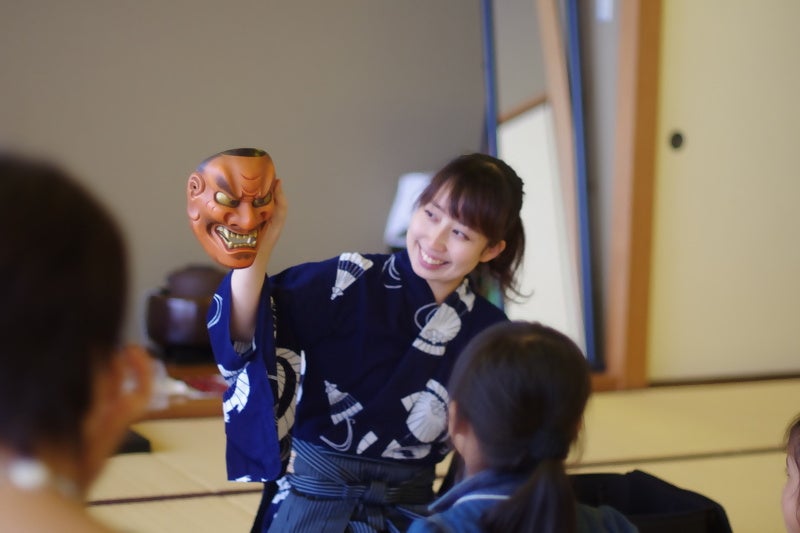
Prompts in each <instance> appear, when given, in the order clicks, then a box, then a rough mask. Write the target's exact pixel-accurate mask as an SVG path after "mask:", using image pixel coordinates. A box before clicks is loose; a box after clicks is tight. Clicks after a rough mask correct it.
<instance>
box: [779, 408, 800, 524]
mask: <svg viewBox="0 0 800 533" xmlns="http://www.w3.org/2000/svg"><path fill="white" fill-rule="evenodd" d="M781 504H782V507H783V521H784V523H785V524H786V531H788V532H789V533H800V513H799V512H798V511H800V416H798V417H797V418H795V419H794V421H792V423H791V424H790V425H789V427H788V429H787V430H786V485H784V487H783V495H782V498H781Z"/></svg>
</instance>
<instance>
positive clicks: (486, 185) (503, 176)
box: [417, 153, 525, 291]
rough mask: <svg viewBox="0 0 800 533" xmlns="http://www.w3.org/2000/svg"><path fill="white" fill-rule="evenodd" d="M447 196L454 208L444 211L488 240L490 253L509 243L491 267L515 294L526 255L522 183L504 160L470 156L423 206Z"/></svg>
mask: <svg viewBox="0 0 800 533" xmlns="http://www.w3.org/2000/svg"><path fill="white" fill-rule="evenodd" d="M443 193H444V194H446V197H447V200H448V203H447V205H445V206H442V208H443V209H444V210H445V211H446V212H447V213H448V214H449V215H450V216H451V217H453V218H454V219H456V220H458V221H459V222H461V223H462V224H464V225H465V226H468V227H469V228H471V229H473V230H475V231H478V232H480V233H481V234H482V235H484V236H485V237H486V238H487V240H488V245H489V246H490V247H491V246H494V245H496V244H498V243H500V242H504V243H505V244H504V249H503V250H502V252H501V253H500V254H499V255H497V256H496V257H494V258H493V259H492V260H490V261H489V262H488V263H487V264H488V268H489V271H490V272H491V274H492V275H493V276H494V277H495V278H497V280H498V281H499V282H500V284H501V287H502V289H503V291H506V290H507V289H511V290H514V275H515V272H516V269H517V267H518V265H519V263H520V261H521V260H522V255H523V253H524V249H525V232H524V230H523V226H522V220H521V219H520V210H521V209H522V197H523V190H522V179H520V177H519V176H517V173H516V172H515V171H514V169H512V168H511V167H510V166H508V165H507V164H506V163H505V162H503V161H502V160H500V159H497V158H495V157H492V156H489V155H486V154H479V153H473V154H467V155H462V156H460V157H457V158H456V159H454V160H452V161H450V162H449V163H448V164H447V165H446V166H445V167H444V168H442V169H441V170H440V171H439V172H437V173H436V174H435V175H434V176H433V178H432V179H431V182H430V184H429V185H428V186H427V187H426V188H425V189H424V190H423V191H422V193H421V194H420V196H419V200H418V201H417V203H418V205H420V206H424V205H425V204H428V203H430V202H432V201H434V199H436V198H437V197H439V196H440V195H442V194H443Z"/></svg>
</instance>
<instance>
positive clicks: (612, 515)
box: [408, 470, 638, 533]
mask: <svg viewBox="0 0 800 533" xmlns="http://www.w3.org/2000/svg"><path fill="white" fill-rule="evenodd" d="M525 481H526V476H521V475H518V474H501V473H498V472H495V471H492V470H483V471H482V472H479V473H477V474H475V475H474V476H471V477H469V478H467V479H465V480H464V481H462V482H461V483H459V484H457V485H455V486H454V487H453V488H451V489H450V490H449V491H448V492H447V493H446V494H444V495H443V496H442V497H441V498H439V499H438V500H436V501H435V502H433V504H431V506H430V508H431V511H432V512H433V514H432V515H431V516H429V517H427V518H420V519H417V520H416V521H414V522H413V523H412V524H411V527H410V528H409V529H408V533H456V532H458V533H484V531H485V530H484V529H483V528H482V527H481V525H480V521H481V516H482V515H483V514H484V513H485V512H487V511H488V510H489V509H490V508H491V507H494V506H495V505H497V504H498V503H500V502H502V501H504V500H506V499H508V498H509V497H510V496H511V494H513V493H514V492H515V491H516V490H517V488H518V487H520V486H521V485H522V484H523V483H525ZM575 507H576V513H577V523H576V525H577V529H576V530H577V533H636V531H638V530H637V528H636V526H634V525H633V524H632V523H630V522H629V521H628V519H627V518H625V516H624V515H623V514H622V513H620V512H619V511H617V510H616V509H614V508H613V507H609V506H607V505H601V506H599V507H591V506H589V505H584V504H580V503H579V504H576V506H575Z"/></svg>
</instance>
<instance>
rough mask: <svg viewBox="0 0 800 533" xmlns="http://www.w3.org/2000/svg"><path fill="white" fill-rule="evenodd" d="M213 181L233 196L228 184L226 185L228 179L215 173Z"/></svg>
mask: <svg viewBox="0 0 800 533" xmlns="http://www.w3.org/2000/svg"><path fill="white" fill-rule="evenodd" d="M214 181H215V182H216V183H217V187H219V188H220V189H222V190H223V191H225V192H226V193H228V194H229V195H230V196H233V190H231V187H230V185H228V181H227V180H226V179H225V177H224V176H222V175H221V174H220V175H217V176H216V177H215V178H214Z"/></svg>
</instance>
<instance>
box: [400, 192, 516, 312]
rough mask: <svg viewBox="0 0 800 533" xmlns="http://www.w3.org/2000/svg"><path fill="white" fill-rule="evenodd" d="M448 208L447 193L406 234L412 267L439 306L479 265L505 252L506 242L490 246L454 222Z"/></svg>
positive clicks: (421, 208) (416, 216) (417, 217)
mask: <svg viewBox="0 0 800 533" xmlns="http://www.w3.org/2000/svg"><path fill="white" fill-rule="evenodd" d="M447 205H448V193H447V191H440V192H439V193H438V194H437V195H436V196H435V197H434V199H433V200H432V201H431V202H429V203H427V204H425V205H420V206H419V207H418V208H417V210H416V211H415V212H414V213H413V214H412V216H411V220H410V222H409V226H408V231H407V233H406V248H407V249H408V255H409V257H410V258H411V266H412V268H413V269H414V272H415V273H416V274H417V275H418V276H419V277H421V278H423V279H424V280H425V281H427V282H428V285H430V287H431V290H432V291H433V294H434V297H435V298H436V301H437V302H439V303H441V302H443V301H444V299H445V298H446V297H447V296H448V295H449V294H450V293H451V292H453V291H454V290H455V289H456V287H458V285H459V284H460V283H461V281H462V280H463V279H464V278H465V277H466V276H467V274H469V273H470V272H472V270H473V269H474V268H475V267H476V266H477V265H478V263H481V262H486V261H491V260H492V259H494V258H495V257H497V255H498V254H499V253H500V252H502V251H503V249H504V248H505V241H501V242H499V243H497V244H495V245H493V246H489V240H488V239H487V238H486V236H485V235H483V234H482V233H480V232H478V231H476V230H473V229H472V228H469V227H467V226H466V225H464V224H462V223H461V222H459V221H458V220H456V219H455V218H452V217H451V216H450V215H449V214H448V212H447V207H446V206H447Z"/></svg>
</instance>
